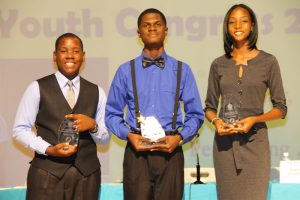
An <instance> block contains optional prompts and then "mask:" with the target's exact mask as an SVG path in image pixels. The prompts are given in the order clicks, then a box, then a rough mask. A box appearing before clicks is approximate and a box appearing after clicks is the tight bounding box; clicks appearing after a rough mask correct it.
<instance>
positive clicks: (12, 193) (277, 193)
mask: <svg viewBox="0 0 300 200" xmlns="http://www.w3.org/2000/svg"><path fill="white" fill-rule="evenodd" d="M122 186H123V185H122V184H120V183H117V184H114V183H104V184H102V185H101V191H100V198H99V199H101V200H111V199H114V200H119V199H120V200H122V199H123V190H122ZM25 194H26V188H24V187H23V188H22V187H21V188H20V187H17V188H7V189H0V200H25ZM196 199H197V200H198V199H202V200H217V194H216V185H215V183H206V184H201V185H195V184H188V183H186V184H185V186H184V197H183V200H196ZM296 199H300V184H293V183H278V182H274V181H273V182H270V185H269V192H268V200H296Z"/></svg>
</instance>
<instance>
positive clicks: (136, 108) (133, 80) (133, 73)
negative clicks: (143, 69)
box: [130, 60, 141, 129]
mask: <svg viewBox="0 0 300 200" xmlns="http://www.w3.org/2000/svg"><path fill="white" fill-rule="evenodd" d="M130 66H131V79H132V89H133V96H134V106H135V117H136V128H137V129H140V127H141V126H140V123H139V122H138V119H139V117H140V106H139V100H138V96H137V89H136V78H135V67H134V60H131V61H130Z"/></svg>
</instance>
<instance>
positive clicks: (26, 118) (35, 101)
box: [13, 81, 51, 155]
mask: <svg viewBox="0 0 300 200" xmlns="http://www.w3.org/2000/svg"><path fill="white" fill-rule="evenodd" d="M39 103H40V90H39V85H38V82H37V81H34V82H32V83H31V84H30V85H29V86H28V87H27V89H26V91H25V93H24V95H23V97H22V99H21V101H20V104H19V107H18V110H17V114H16V118H15V123H14V127H13V138H14V139H15V140H16V141H18V142H19V143H21V144H23V145H24V146H25V147H27V148H29V149H31V150H33V151H35V152H37V153H39V154H44V155H46V154H45V152H46V149H47V147H48V146H51V144H49V143H48V142H46V141H45V140H43V138H41V137H40V136H37V135H36V133H35V132H34V130H35V124H34V122H35V120H36V115H37V113H38V110H39Z"/></svg>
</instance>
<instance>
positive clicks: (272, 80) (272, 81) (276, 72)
mask: <svg viewBox="0 0 300 200" xmlns="http://www.w3.org/2000/svg"><path fill="white" fill-rule="evenodd" d="M268 86H269V89H270V95H271V102H272V104H273V107H274V108H277V109H279V110H281V112H282V114H283V118H285V116H286V114H287V105H286V99H285V94H284V89H283V84H282V78H281V73H280V68H279V64H278V61H277V59H276V58H275V57H273V60H272V63H271V67H270V72H269V79H268Z"/></svg>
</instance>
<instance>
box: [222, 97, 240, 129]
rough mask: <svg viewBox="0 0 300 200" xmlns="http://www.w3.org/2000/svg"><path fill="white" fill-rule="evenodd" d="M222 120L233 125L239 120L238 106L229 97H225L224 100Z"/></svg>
mask: <svg viewBox="0 0 300 200" xmlns="http://www.w3.org/2000/svg"><path fill="white" fill-rule="evenodd" d="M223 120H224V121H225V122H226V123H228V124H235V122H236V121H238V120H239V112H238V106H237V104H236V103H234V102H233V101H232V98H231V96H225V98H224V101H223ZM236 128H237V127H236Z"/></svg>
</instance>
